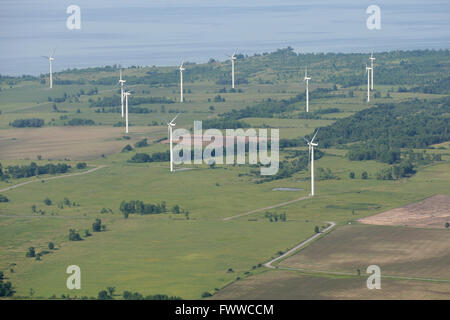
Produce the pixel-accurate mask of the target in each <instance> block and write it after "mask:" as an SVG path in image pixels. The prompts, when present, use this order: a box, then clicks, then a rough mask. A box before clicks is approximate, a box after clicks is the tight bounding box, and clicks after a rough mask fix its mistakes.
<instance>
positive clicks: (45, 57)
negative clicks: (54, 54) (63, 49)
mask: <svg viewBox="0 0 450 320" xmlns="http://www.w3.org/2000/svg"><path fill="white" fill-rule="evenodd" d="M41 57H42V58H44V59H47V60H48V59H50V57H47V56H41Z"/></svg>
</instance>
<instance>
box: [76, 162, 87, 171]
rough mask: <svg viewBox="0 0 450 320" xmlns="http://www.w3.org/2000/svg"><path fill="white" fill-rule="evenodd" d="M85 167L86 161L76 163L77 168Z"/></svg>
mask: <svg viewBox="0 0 450 320" xmlns="http://www.w3.org/2000/svg"><path fill="white" fill-rule="evenodd" d="M86 167H87V164H86V162H79V163H77V169H85V168H86Z"/></svg>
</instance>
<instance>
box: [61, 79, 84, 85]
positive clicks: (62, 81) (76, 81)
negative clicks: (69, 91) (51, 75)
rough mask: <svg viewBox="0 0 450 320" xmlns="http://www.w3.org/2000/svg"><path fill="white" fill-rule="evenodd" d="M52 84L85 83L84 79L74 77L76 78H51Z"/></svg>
mask: <svg viewBox="0 0 450 320" xmlns="http://www.w3.org/2000/svg"><path fill="white" fill-rule="evenodd" d="M53 84H54V85H59V86H70V85H75V84H77V85H83V84H86V81H85V80H84V79H76V80H67V79H65V80H62V79H58V78H57V79H53Z"/></svg>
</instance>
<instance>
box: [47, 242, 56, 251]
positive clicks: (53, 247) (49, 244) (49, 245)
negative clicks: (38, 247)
mask: <svg viewBox="0 0 450 320" xmlns="http://www.w3.org/2000/svg"><path fill="white" fill-rule="evenodd" d="M48 248H49V249H50V250H53V249H55V244H54V243H53V242H49V243H48Z"/></svg>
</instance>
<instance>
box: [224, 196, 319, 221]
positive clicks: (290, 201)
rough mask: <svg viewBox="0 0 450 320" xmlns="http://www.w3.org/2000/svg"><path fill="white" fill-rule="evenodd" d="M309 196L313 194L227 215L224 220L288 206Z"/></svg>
mask: <svg viewBox="0 0 450 320" xmlns="http://www.w3.org/2000/svg"><path fill="white" fill-rule="evenodd" d="M309 198H311V196H303V197H301V198H298V199H294V200H289V201H286V202H281V203H277V204H274V205H271V206H268V207H264V208H260V209H255V210H252V211H248V212H245V213H241V214H237V215H235V216H231V217H226V218H223V219H222V221H229V220H232V219H236V218H240V217H245V216H248V215H250V214H253V213H257V212H261V211H264V210H270V209H274V208H278V207H283V206H286V205H288V204H291V203H295V202H298V201H302V200H306V199H309Z"/></svg>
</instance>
